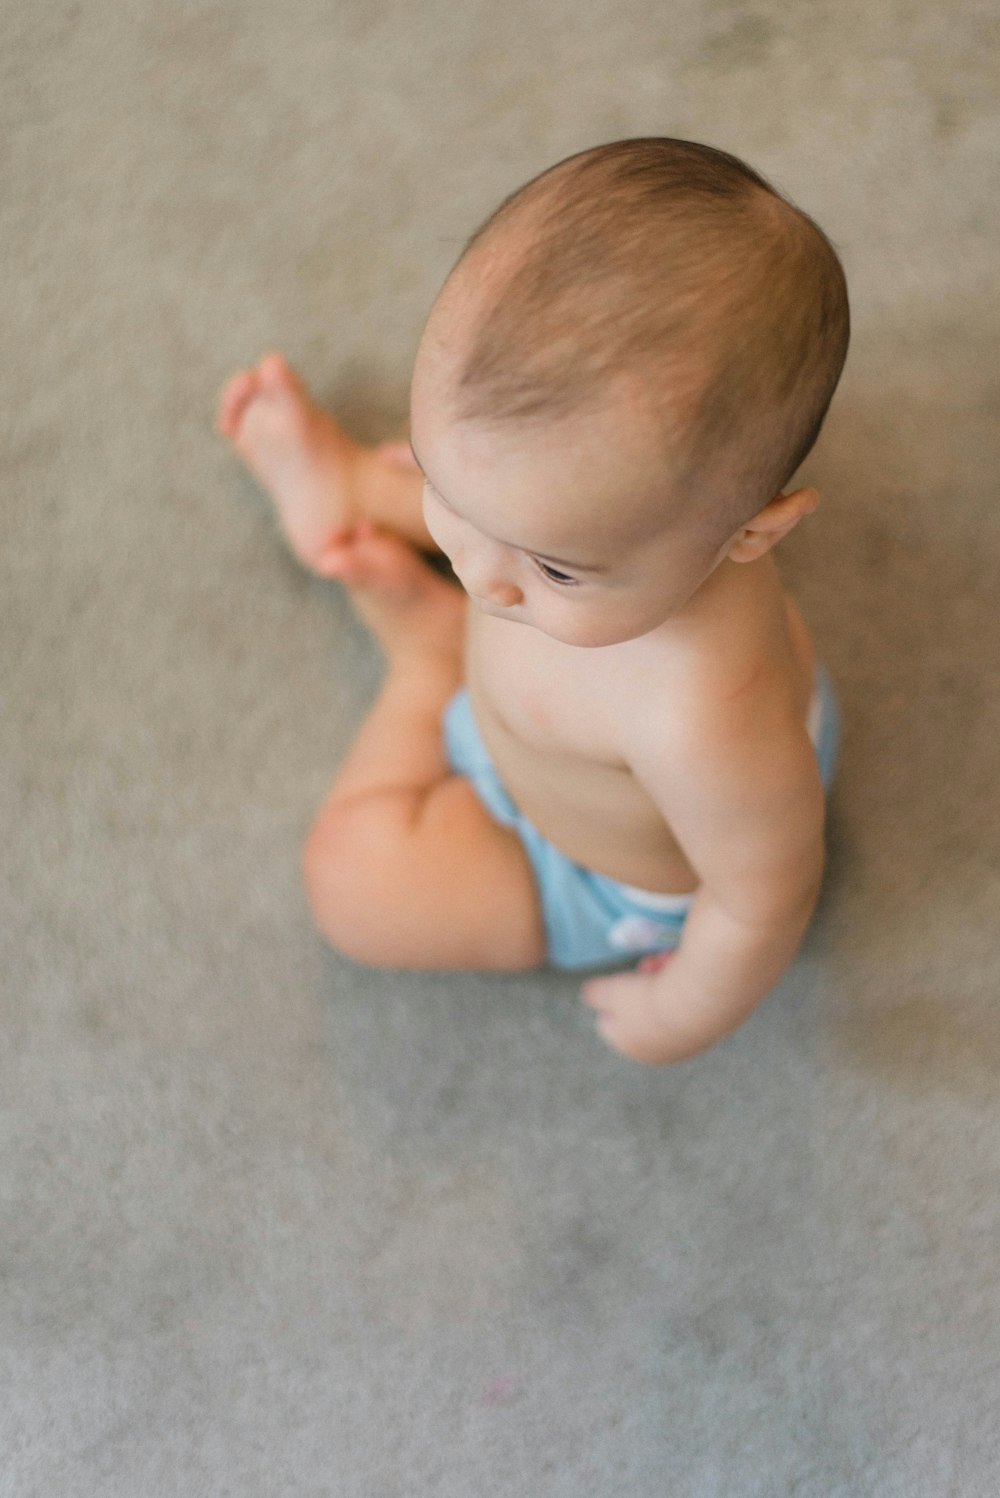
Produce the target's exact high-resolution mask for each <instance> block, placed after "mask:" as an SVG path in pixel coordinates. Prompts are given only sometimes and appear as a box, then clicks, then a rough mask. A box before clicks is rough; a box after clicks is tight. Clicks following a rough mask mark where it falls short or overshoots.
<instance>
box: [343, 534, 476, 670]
mask: <svg viewBox="0 0 1000 1498" xmlns="http://www.w3.org/2000/svg"><path fill="white" fill-rule="evenodd" d="M325 568H326V570H325V575H326V576H328V577H336V578H338V579H339V581H340V582H342V583H343V584H344V585H345V587H347V588H348V589H349V591H350V594H351V602H352V603H353V605H354V607H355V608H356V610H357V612H358V614H359V615H360V616H361V618H362V619H363V620H364V622H365V624H367V626H368V628H369V629H370V630H371V631H372V633H373V634H374V635H375V637H376V638H377V640H378V641H379V644H380V645H381V646H382V649H383V651H384V652H385V654H386V657H387V658H388V659H389V660H390V661H391V662H399V661H400V660H402V659H404V658H406V657H411V658H412V657H415V656H424V657H426V656H428V655H431V656H436V657H439V658H443V659H446V660H448V661H449V662H451V663H452V664H453V665H454V667H455V670H456V672H460V670H461V659H462V646H463V640H464V636H465V619H466V613H467V610H468V602H469V601H468V598H467V596H466V594H465V593H464V592H462V591H461V589H459V588H456V587H454V586H453V585H451V584H449V583H447V582H445V580H444V579H443V578H442V577H440V576H439V575H438V574H437V573H436V572H435V571H434V570H433V569H432V568H431V567H429V566H428V565H427V563H426V562H425V561H424V560H423V559H422V558H421V557H420V556H419V555H418V553H417V552H416V551H414V550H413V548H412V547H411V546H408V545H407V543H406V542H405V541H402V540H400V538H399V537H398V536H394V535H392V534H391V533H390V532H389V531H384V530H380V529H379V528H378V527H377V526H375V525H374V524H373V523H372V521H370V520H361V521H359V522H358V524H357V525H356V526H355V527H354V529H353V530H352V531H351V532H350V533H349V534H348V535H347V536H345V537H344V538H343V539H341V540H339V541H336V542H333V543H331V544H330V546H329V547H328V548H327V551H326V553H325Z"/></svg>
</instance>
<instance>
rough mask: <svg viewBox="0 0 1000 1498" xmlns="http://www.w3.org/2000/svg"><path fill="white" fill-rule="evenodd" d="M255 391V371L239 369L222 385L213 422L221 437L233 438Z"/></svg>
mask: <svg viewBox="0 0 1000 1498" xmlns="http://www.w3.org/2000/svg"><path fill="white" fill-rule="evenodd" d="M256 389H257V371H256V370H255V369H240V370H238V371H237V372H236V374H234V375H231V376H230V378H229V379H228V380H227V381H226V383H225V384H224V385H223V387H222V390H221V391H220V393H219V409H218V414H217V416H216V421H215V425H216V430H217V431H218V432H220V433H221V434H222V436H223V437H235V435H236V433H237V431H238V430H239V425H240V420H241V418H242V416H243V412H244V411H245V410H246V408H247V404H248V402H249V401H251V400H252V399H253V396H254V393H255V391H256Z"/></svg>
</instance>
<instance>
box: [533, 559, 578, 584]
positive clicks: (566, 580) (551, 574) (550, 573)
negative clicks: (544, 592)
mask: <svg viewBox="0 0 1000 1498" xmlns="http://www.w3.org/2000/svg"><path fill="white" fill-rule="evenodd" d="M531 560H532V561H533V562H534V564H535V566H536V567H537V568H538V570H539V572H542V573H544V574H545V576H546V577H547V578H548V579H549V581H550V582H554V583H558V584H559V585H560V587H563V588H570V587H575V585H576V584H577V582H578V581H579V579H578V578H575V577H567V575H566V573H565V572H557V571H556V569H555V568H554V567H550V566H549V564H548V563H547V562H540V561H539V560H538V558H537V557H532V559H531Z"/></svg>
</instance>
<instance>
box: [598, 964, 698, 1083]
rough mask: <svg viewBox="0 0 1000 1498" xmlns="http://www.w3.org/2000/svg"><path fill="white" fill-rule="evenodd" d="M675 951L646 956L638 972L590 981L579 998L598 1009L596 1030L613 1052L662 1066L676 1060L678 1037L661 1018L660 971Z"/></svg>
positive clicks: (613, 974)
mask: <svg viewBox="0 0 1000 1498" xmlns="http://www.w3.org/2000/svg"><path fill="white" fill-rule="evenodd" d="M672 956H673V953H672V952H662V953H657V954H656V955H655V956H654V957H645V958H643V960H642V962H641V963H640V965H639V967H638V968H637V969H636V971H635V972H631V973H612V974H611V975H610V976H608V977H606V978H591V979H590V980H589V981H588V982H586V983H584V984H583V986H582V988H581V989H580V997H581V998H582V999H583V1002H584V1003H585V1004H589V1006H590V1007H591V1009H596V1010H597V1031H598V1033H599V1034H600V1035H601V1037H602V1038H603V1039H604V1040H606V1041H607V1043H608V1045H609V1046H611V1047H612V1049H613V1050H616V1051H620V1052H621V1054H622V1055H623V1056H628V1057H629V1059H630V1060H632V1061H644V1062H646V1063H647V1064H648V1065H652V1066H657V1065H662V1064H663V1063H664V1062H666V1061H674V1060H676V1059H677V1049H678V1037H677V1035H676V1034H675V1033H673V1032H671V1030H670V1029H669V1027H668V1026H667V1025H665V1024H664V1022H663V1019H662V1018H661V1011H660V1003H659V1001H660V1000H661V999H662V988H663V985H662V979H661V978H660V969H661V968H663V967H664V966H665V965H666V963H667V962H668V960H669V959H670V958H671V957H672Z"/></svg>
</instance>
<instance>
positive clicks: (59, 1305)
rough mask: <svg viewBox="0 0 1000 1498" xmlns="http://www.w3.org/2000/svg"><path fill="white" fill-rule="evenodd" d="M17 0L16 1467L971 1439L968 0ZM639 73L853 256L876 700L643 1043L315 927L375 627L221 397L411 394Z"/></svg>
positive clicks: (849, 445) (986, 1305)
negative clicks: (824, 816) (795, 932)
mask: <svg viewBox="0 0 1000 1498" xmlns="http://www.w3.org/2000/svg"><path fill="white" fill-rule="evenodd" d="M6 9H7V12H8V14H7V17H6V20H5V26H4V31H5V48H4V53H5V79H4V86H3V89H2V91H0V111H2V120H3V141H4V152H3V161H4V164H3V168H2V170H3V191H2V194H0V216H2V223H0V232H2V242H3V245H4V250H5V265H6V273H5V275H4V277H3V280H2V283H0V300H2V305H3V325H4V330H5V331H4V337H3V340H2V355H0V357H2V358H3V359H4V361H5V364H6V370H5V374H6V378H5V380H4V389H5V397H4V401H3V409H2V420H3V426H4V443H3V461H4V479H3V499H4V515H5V526H4V545H3V550H2V555H0V568H2V608H3V627H2V635H0V649H2V652H3V670H2V713H0V749H2V764H3V770H2V776H0V800H2V806H3V811H4V814H5V817H6V824H7V827H8V834H7V839H6V849H5V856H4V859H3V861H2V867H0V959H2V962H0V971H2V974H3V1012H2V1024H0V1129H2V1135H0V1213H2V1217H0V1276H2V1277H0V1449H2V1451H3V1458H2V1471H0V1493H3V1494H4V1495H7V1494H9V1495H11V1498H35V1495H39V1498H40V1495H45V1498H52V1495H56V1498H76V1495H81V1498H82V1495H88V1498H89V1495H93V1494H100V1495H101V1498H145V1495H150V1498H174V1495H177V1498H180V1495H185V1498H190V1495H192V1494H198V1495H202V1494H204V1495H224V1494H239V1495H240V1498H258V1495H259V1498H272V1495H289V1498H320V1495H331V1498H404V1495H422V1494H433V1495H435V1498H469V1495H472V1494H478V1493H489V1494H490V1495H491V1498H589V1495H595V1498H612V1495H627V1498H664V1495H667V1498H784V1495H795V1498H954V1495H960V1498H982V1495H983V1494H985V1493H988V1492H991V1491H993V1490H994V1488H995V1483H996V1473H997V1470H998V1462H1000V1440H998V1434H997V1422H996V1394H997V1377H998V1363H1000V1291H998V1283H1000V1250H998V1243H1000V1086H998V1074H1000V1009H998V1005H997V998H998V986H1000V980H998V957H1000V934H998V932H1000V857H998V852H997V849H998V847H1000V812H998V806H1000V801H998V793H997V786H998V783H1000V613H998V610H997V597H998V592H1000V561H998V557H1000V546H998V543H1000V508H998V505H997V488H996V474H997V471H998V468H1000V453H998V450H997V449H998V440H997V431H998V422H997V416H998V408H997V385H996V349H997V332H998V328H997V322H998V307H1000V303H998V302H997V299H996V295H995V293H996V284H997V272H998V265H997V259H998V256H997V234H996V213H997V197H996V191H995V189H996V162H997V159H998V156H1000V105H998V96H1000V90H998V79H1000V27H998V22H997V18H996V12H995V9H994V8H992V7H991V6H989V5H987V4H986V3H983V0H954V3H952V4H949V5H945V6H942V5H940V4H937V3H932V0H866V3H861V0H849V3H847V4H841V5H830V4H816V5H799V6H788V5H783V4H779V3H778V0H760V3H756V4H754V5H752V6H748V7H745V6H743V5H741V4H733V3H730V0H701V3H695V0H677V3H675V4H671V5H669V6H664V5H660V4H655V3H654V0H585V3H584V4H582V5H581V4H570V3H569V0H544V3H542V4H540V5H538V4H533V3H529V0H509V3H507V4H505V5H498V6H497V5H486V4H482V3H479V0H474V3H469V4H464V5H455V4H451V3H445V0H425V3H423V4H421V5H419V6H417V5H404V4H402V3H400V0H390V3H383V4H380V5H374V4H372V3H371V0H337V3H333V4H323V3H320V0H301V3H299V0H293V3H291V4H289V5H274V4H268V3H264V0H243V3H242V4H240V5H236V4H233V3H232V0H218V3H211V0H204V3H196V0H177V3H167V4H159V5H157V4H153V3H152V0H124V3H115V4H112V3H110V0H95V3H93V4H91V5H89V6H80V5H77V4H73V3H70V0H53V3H51V4H46V5H39V6H29V5H27V4H24V3H22V4H19V5H18V4H15V3H14V0H10V3H9V4H8V6H7V7H6ZM635 134H670V135H680V136H687V137H691V138H694V139H700V140H705V141H707V142H709V143H711V144H714V145H718V146H721V147H723V148H726V149H729V150H732V151H735V152H736V153H738V154H740V155H743V156H745V157H746V158H747V159H748V160H749V161H750V162H751V163H752V164H753V165H755V166H756V167H757V168H758V169H760V170H761V171H763V172H764V173H765V174H766V175H768V176H770V177H771V178H772V179H773V180H774V181H775V182H776V184H777V185H778V186H779V187H781V188H782V189H783V190H784V191H785V192H787V193H788V194H789V195H790V196H791V197H792V198H793V199H794V200H796V201H797V202H799V203H800V204H801V206H803V207H804V208H805V209H806V210H807V211H808V212H810V213H811V214H813V215H814V216H815V217H816V218H817V220H818V221H819V222H820V223H821V224H822V225H823V227H824V228H825V229H826V231H827V232H828V233H829V235H830V236H831V238H832V239H833V240H834V242H835V244H836V245H837V247H838V249H839V250H840V252H841V254H842V257H843V259H844V262H845V265H846V268H847V272H848V276H849V279H850V284H851V290H852V298H853V310H854V343H853V348H852V352H851V356H850V361H849V364H848V369H847V373H846V375H845V377H844V381H843V384H842V386H841V389H840V392H839V394H838V396H837V398H836V401H835V404H834V407H833V410H832V412H831V415H830V418H829V421H828V424H827V427H826V429H825V431H824V434H823V437H822V439H821V443H820V445H819V447H818V449H817V450H816V452H815V453H814V454H813V456H812V457H811V458H810V459H809V460H808V462H807V464H806V465H805V467H804V469H803V475H802V476H803V478H804V480H806V481H808V482H812V483H815V484H816V485H817V486H818V488H819V489H820V492H821V495H822V504H821V507H820V509H819V510H818V511H817V513H816V515H815V516H814V517H813V518H811V519H810V520H809V521H808V522H807V523H806V524H804V525H803V526H801V527H800V528H799V529H798V530H797V531H796V532H795V533H794V534H793V535H792V536H791V537H790V538H789V540H788V541H787V543H785V544H784V545H783V547H782V548H781V553H780V555H781V566H782V569H783V572H784V575H785V576H786V578H787V580H788V582H789V584H790V586H791V587H792V588H793V590H794V591H795V592H796V594H797V596H798V598H799V600H800V602H801V605H802V607H803V610H804V612H805V614H806V616H807V618H808V620H809V621H810V624H811V626H812V628H813V631H814V634H815V637H816V640H817V643H818V645H819V648H820V651H821V653H822V655H823V656H824V658H825V659H826V660H827V662H828V663H829V665H830V667H831V670H832V672H833V674H834V676H835V678H836V680H837V682H838V686H839V689H840V693H841V697H842V703H843V708H844V714H845V738H844V745H843V757H842V765H841V772H840V776H839V780H838V784H837V788H836V791H835V795H834V800H833V808H832V815H831V858H830V865H829V874H828V879H827V883H826V887H825V892H824V896H823V900H822V905H821V908H820V911H819V913H818V916H817V918H816V921H815V923H814V925H813V927H812V929H811V931H810V934H809V936H808V938H807V941H806V943H805V946H804V947H803V950H802V952H801V955H800V956H799V958H798V960H797V961H796V963H795V965H794V967H793V968H792V969H791V970H790V972H789V973H788V974H787V976H786V977H785V979H784V980H783V981H782V983H781V984H780V985H779V987H778V988H777V989H776V991H775V992H774V994H773V995H772V996H771V997H770V998H769V999H768V1000H767V1002H766V1003H765V1004H764V1005H763V1006H761V1008H760V1009H759V1010H758V1011H757V1012H756V1013H755V1015H754V1016H753V1017H752V1019H751V1020H750V1022H749V1023H748V1024H746V1026H745V1027H744V1028H742V1029H741V1030H740V1031H739V1032H738V1033H737V1034H735V1035H734V1036H732V1037H731V1038H730V1039H729V1040H727V1041H726V1042H725V1043H724V1044H722V1045H719V1046H718V1047H717V1048H716V1049H714V1050H712V1051H711V1052H709V1053H708V1054H706V1055H705V1056H703V1057H701V1058H699V1059H697V1060H695V1061H692V1062H689V1063H686V1064H684V1065H682V1066H678V1067H675V1068H672V1069H665V1070H660V1071H651V1070H646V1069H643V1068H641V1067H638V1066H635V1065H633V1064H630V1063H627V1062H624V1061H622V1060H620V1059H619V1058H617V1057H616V1056H615V1055H613V1054H612V1053H611V1052H609V1051H607V1050H606V1049H604V1048H603V1047H602V1045H601V1044H600V1042H599V1041H598V1040H597V1039H595V1037H594V1035H593V1032H592V1029H591V1026H590V1023H589V1017H588V1012H587V1011H585V1010H584V1009H583V1007H582V1006H581V1005H580V1004H579V1002H578V999H577V994H576V988H577V985H576V983H575V981H574V980H573V979H572V978H570V977H567V976H565V975H557V974H549V973H532V974H528V975H524V974H520V975H516V976H511V977H507V976H500V975H476V974H473V975H467V974H454V973H451V974H440V975H438V974H426V973H424V974H409V973H397V972H385V971H371V970H367V969H364V968H361V967H358V966H356V965H354V964H352V963H350V962H349V961H347V960H346V959H343V958H340V957H337V956H336V955H334V954H333V953H331V952H329V951H327V950H326V949H325V947H324V945H323V943H322V941H321V939H320V938H319V937H318V935H317V934H316V933H315V931H314V929H313V927H312V924H311V921H310V918H309V915H308V912H307V909H306V906H305V902H304V897H303V894H302V891H301V887H300V880H299V848H300V845H301V842H302V839H303V837H304V834H305V832H306V830H307V828H308V826H309V824H310V821H311V819H312V816H313V814H314V812H315V810H316V808H317V806H318V804H319V802H320V800H321V798H322V795H323V793H324V791H325V789H326V787H327V785H328V783H329V781H330V780H331V778H332V776H333V773H334V770H335V768H336V765H337V763H338V761H339V759H340V758H341V757H342V756H343V754H344V752H345V750H346V748H347V746H348V744H349V743H350V741H351V738H352V735H353V733H354V731H355V729H356V727H357V725H358V723H359V722H360V720H361V717H362V716H363V714H364V712H365V709H366V706H367V704H368V703H369V702H370V700H371V698H372V696H373V694H374V692H375V690H376V687H377V683H378V679H379V671H380V666H379V660H378V656H377V652H376V650H375V648H374V646H373V645H372V643H371V642H370V640H369V639H368V638H367V637H366V636H365V634H364V632H363V630H362V629H361V627H360V626H359V625H358V624H357V623H356V621H355V619H354V616H353V614H352V612H351V609H350V606H349V603H348V602H347V600H346V599H345V598H344V597H343V596H342V595H341V594H340V593H339V592H338V589H337V587H336V586H335V585H333V584H329V583H324V582H321V581H319V580H317V579H315V578H312V577H310V576H309V575H307V574H306V573H305V572H304V571H303V570H302V569H301V568H299V567H298V565H297V564H296V563H295V561H294V560H293V559H292V558H291V557H290V555H289V554H288V553H287V551H286V550H285V548H284V546H283V544H282V542H281V539H280V537H279V535H278V533H277V529H276V527H275V524H274V522H273V520H272V518H271V515H270V513H269V509H268V505H267V503H266V501H265V500H264V499H263V498H262V496H261V495H260V494H259V493H258V492H257V491H256V489H255V488H254V486H253V484H252V483H251V481H250V480H249V479H248V478H247V477H246V476H245V475H244V474H243V472H242V470H241V469H240V467H239V466H238V464H237V463H236V462H235V461H234V459H233V458H232V456H231V454H230V453H229V452H228V451H227V450H226V447H225V445H224V444H223V443H221V442H220V441H219V439H217V438H216V437H215V436H214V435H213V432H212V418H213V412H214V405H215V399H216V392H217V390H218V387H219V385H220V384H221V382H222V381H223V379H224V378H225V377H226V376H227V375H228V374H229V373H230V372H231V371H232V370H233V369H234V368H236V367H238V366H240V365H244V364H247V363H250V362H252V361H254V360H255V359H256V358H257V357H259V355H260V354H261V353H263V352H264V351H266V350H267V349H270V348H276V349H281V350H282V351H284V352H285V353H286V354H287V355H288V356H289V358H290V359H291V360H292V361H293V363H295V364H296V365H297V366H298V367H299V368H300V370H301V371H302V373H303V375H304V376H305V377H306V379H307V380H308V381H309V383H310V385H311V386H312V387H313V388H314V389H315V390H316V391H317V392H318V393H319V394H320V395H321V397H322V398H323V400H324V401H325V402H327V403H329V404H330V405H331V406H334V407H335V408H336V409H337V410H338V412H339V413H340V415H341V416H342V418H343V420H344V421H345V423H346V424H347V425H348V426H349V427H350V429H351V430H352V431H353V432H354V433H355V434H357V435H358V436H359V437H362V438H364V439H366V440H368V439H376V438H381V437H383V436H388V435H391V434H396V433H399V432H401V431H403V430H405V426H406V400H407V384H408V376H409V367H410V362H411V359H412V356H413V352H414V348H415V344H416V340H417V338H418V336H419V332H420V329H421V326H422V322H423V318H424V316H425V314H426V311H427V309H428V307H429V304H430V301H431V299H432V298H433V296H434V294H435V292H436V290H437V288H438V286H439V284H440V282H441V280H442V278H443V276H444V275H445V273H446V271H447V269H448V268H449V266H450V264H451V262H452V260H453V259H454V257H455V255H456V254H457V252H458V250H459V248H460V246H461V244H462V242H463V240H464V238H465V237H466V235H468V234H469V233H470V232H471V230H472V229H473V227H474V226H475V225H476V224H477V223H478V222H479V220H480V219H481V218H482V217H483V216H484V215H485V214H486V213H487V211H488V210H490V209H491V208H492V207H493V206H495V204H496V203H497V202H498V201H499V199H500V198H501V197H502V196H503V195H505V194H506V193H507V192H509V191H510V190H512V189H513V188H514V187H516V186H517V185H519V184H520V183H521V182H523V181H524V180H525V179H526V178H528V177H529V176H531V175H533V174H534V173H535V172H537V171H539V170H541V169H542V168H543V167H545V166H548V165H550V164H551V163H553V162H554V161H556V160H558V159H559V158H560V157H562V156H564V155H567V154H569V153H570V152H572V151H575V150H579V149H582V148H583V147H585V146H588V145H593V144H597V143H599V142H601V141H605V140H612V139H616V138H620V137H622V136H626V135H635ZM484 893H485V895H486V897H488V892H484Z"/></svg>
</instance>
